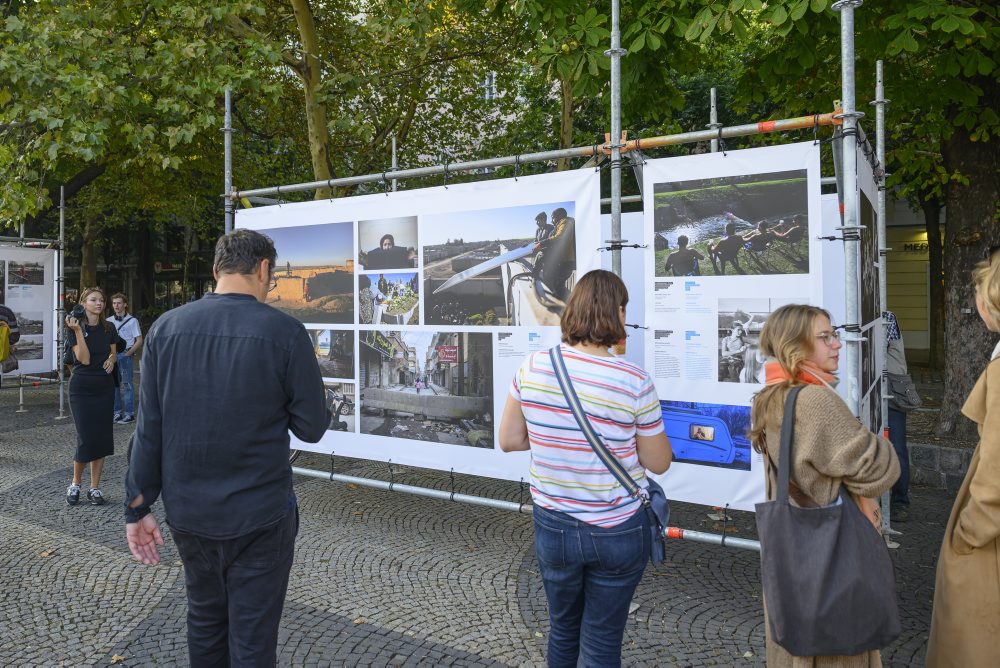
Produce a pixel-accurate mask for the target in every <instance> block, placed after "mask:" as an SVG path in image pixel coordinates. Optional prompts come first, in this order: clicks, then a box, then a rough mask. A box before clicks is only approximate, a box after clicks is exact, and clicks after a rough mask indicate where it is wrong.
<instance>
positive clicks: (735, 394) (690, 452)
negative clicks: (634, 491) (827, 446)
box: [623, 142, 843, 510]
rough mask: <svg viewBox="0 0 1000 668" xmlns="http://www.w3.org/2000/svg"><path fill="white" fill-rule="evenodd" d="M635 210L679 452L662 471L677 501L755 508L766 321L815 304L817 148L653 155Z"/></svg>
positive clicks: (652, 360)
mask: <svg viewBox="0 0 1000 668" xmlns="http://www.w3.org/2000/svg"><path fill="white" fill-rule="evenodd" d="M643 210H644V220H645V230H644V239H645V241H646V243H647V244H648V248H646V249H645V263H644V268H645V272H646V280H645V284H646V286H647V289H646V291H645V302H646V303H645V313H646V325H647V326H648V328H649V329H648V330H647V331H646V337H645V339H646V346H645V348H646V350H645V361H646V367H645V368H646V369H647V370H648V371H649V372H650V373H651V374H652V376H653V379H654V382H655V385H656V390H657V394H658V395H659V398H660V404H661V408H662V411H663V419H664V425H665V429H666V432H667V435H668V436H669V437H670V441H671V444H672V446H673V451H674V457H675V461H674V463H673V464H672V465H671V467H670V470H669V471H667V473H666V474H664V475H663V476H661V477H660V480H661V482H662V484H663V486H664V489H665V490H666V493H667V496H668V498H671V499H676V500H678V501H686V502H691V503H699V504H704V505H709V506H723V507H724V506H729V507H731V508H736V509H740V510H753V506H754V504H755V503H758V502H760V501H763V500H764V463H763V459H762V458H761V456H760V455H759V454H757V453H755V452H753V450H752V448H751V447H750V441H749V439H748V438H747V435H746V434H747V431H748V429H749V427H750V402H751V400H752V397H753V394H754V393H755V392H757V391H758V390H759V389H760V388H761V387H762V386H763V382H764V372H763V356H762V355H761V353H760V352H759V348H758V341H759V338H760V331H761V329H762V328H763V325H764V322H765V321H766V320H767V317H768V315H769V314H770V313H771V312H773V311H774V310H775V309H776V308H778V307H780V306H782V305H784V304H789V303H812V304H820V305H821V304H822V303H823V281H822V280H821V276H822V275H823V248H822V245H823V244H821V242H819V241H818V240H817V237H819V236H820V233H821V229H822V216H821V206H820V147H819V145H815V144H813V143H812V142H809V143H801V144H791V145H783V146H769V147H761V148H752V149H746V150H740V151H728V152H726V153H721V152H720V153H708V154H701V155H691V156H684V157H677V158H664V159H660V160H650V161H648V162H646V164H645V168H644V176H643ZM625 252H628V251H623V253H625ZM623 257H627V256H623ZM841 285H843V283H841Z"/></svg>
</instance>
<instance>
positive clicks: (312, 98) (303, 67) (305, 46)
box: [292, 0, 333, 199]
mask: <svg viewBox="0 0 1000 668" xmlns="http://www.w3.org/2000/svg"><path fill="white" fill-rule="evenodd" d="M292 9H293V10H294V11H295V22H296V23H297V24H298V27H299V38H300V39H301V40H302V61H301V64H300V67H299V69H298V70H297V73H298V75H299V76H300V77H301V78H302V88H303V93H304V95H305V103H306V128H307V130H308V134H309V155H310V157H311V158H312V167H313V176H314V177H315V179H316V180H317V181H326V180H328V179H331V178H333V168H332V166H331V163H330V130H329V128H328V127H327V125H326V105H325V104H323V103H321V102H320V101H319V98H318V94H319V91H320V87H321V86H322V82H323V77H322V74H323V70H322V66H321V65H320V61H319V40H318V38H317V35H316V22H315V21H314V20H313V13H312V8H311V7H310V6H309V2H308V0H292ZM329 197H330V191H329V189H328V188H320V189H319V190H317V191H316V199H328V198H329Z"/></svg>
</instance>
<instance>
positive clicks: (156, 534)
mask: <svg viewBox="0 0 1000 668" xmlns="http://www.w3.org/2000/svg"><path fill="white" fill-rule="evenodd" d="M125 538H126V539H128V549H129V550H130V551H131V552H132V556H133V557H134V558H135V560H136V561H139V562H142V563H144V564H146V565H147V566H155V565H156V564H158V563H160V550H159V547H162V546H163V534H161V533H160V525H159V524H158V523H157V522H156V518H155V517H153V514H152V513H150V514H149V515H146V516H145V517H143V518H142V519H141V520H139V521H138V522H133V523H132V524H126V525H125ZM158 546H159V547H158Z"/></svg>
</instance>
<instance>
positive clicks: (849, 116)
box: [832, 0, 863, 416]
mask: <svg viewBox="0 0 1000 668" xmlns="http://www.w3.org/2000/svg"><path fill="white" fill-rule="evenodd" d="M860 5H861V0H839V2H835V3H834V4H833V5H832V8H833V9H834V10H836V11H839V12H840V50H841V58H840V59H841V103H842V105H843V110H842V112H841V113H840V117H841V118H842V119H843V121H844V130H843V140H842V144H843V157H842V159H841V161H840V162H841V165H840V166H841V172H842V174H843V181H842V183H843V186H844V187H843V189H842V191H843V200H842V202H843V222H844V224H843V226H842V227H841V228H840V229H841V231H842V232H843V238H844V273H845V274H846V280H847V286H846V292H847V295H846V297H847V299H846V311H847V313H846V316H845V319H846V322H845V323H844V330H845V332H846V335H845V337H844V343H845V346H844V361H845V366H846V373H845V374H844V378H845V380H846V381H847V405H848V407H849V408H850V409H851V412H852V413H853V414H854V415H855V416H860V415H861V391H860V387H859V385H860V383H859V375H860V360H861V341H862V336H861V335H860V331H861V327H860V320H861V317H860V316H861V313H860V294H859V273H858V268H859V267H858V265H859V257H858V254H859V252H860V247H861V229H862V228H861V227H860V226H859V225H858V164H857V146H858V119H859V118H860V117H861V116H863V114H861V113H859V112H857V111H856V110H855V98H854V8H855V7H859V6H860Z"/></svg>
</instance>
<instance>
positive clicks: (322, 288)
mask: <svg viewBox="0 0 1000 668" xmlns="http://www.w3.org/2000/svg"><path fill="white" fill-rule="evenodd" d="M353 228H354V226H353V225H352V224H351V223H349V222H346V223H325V224H322V225H301V226H297V227H276V228H270V229H262V230H258V231H259V232H260V233H261V234H265V235H267V236H268V237H270V238H271V240H272V241H274V247H275V248H276V249H277V251H278V261H277V266H276V267H275V268H274V275H273V277H272V278H273V279H274V281H275V287H274V289H273V290H271V291H270V292H269V293H268V294H267V304H269V305H271V306H273V307H274V308H276V309H278V310H279V311H284V312H285V313H287V314H288V315H290V316H292V317H294V318H297V319H298V320H299V321H300V322H303V323H331V324H349V323H353V322H354V260H353V259H352V258H353V250H352V246H353V242H354V229H353Z"/></svg>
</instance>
